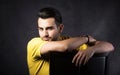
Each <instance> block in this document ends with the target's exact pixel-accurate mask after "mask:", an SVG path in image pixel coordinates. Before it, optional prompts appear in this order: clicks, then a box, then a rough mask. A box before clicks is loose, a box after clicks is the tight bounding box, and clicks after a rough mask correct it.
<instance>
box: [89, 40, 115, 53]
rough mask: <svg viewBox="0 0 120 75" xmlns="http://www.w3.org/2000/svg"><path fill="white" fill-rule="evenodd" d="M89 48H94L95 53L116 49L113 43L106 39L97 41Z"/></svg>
mask: <svg viewBox="0 0 120 75" xmlns="http://www.w3.org/2000/svg"><path fill="white" fill-rule="evenodd" d="M89 48H90V49H92V50H94V51H95V53H102V52H110V51H113V50H114V47H113V45H112V44H111V43H109V42H105V41H97V42H96V44H95V45H94V46H91V47H89Z"/></svg>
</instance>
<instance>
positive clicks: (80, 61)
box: [78, 54, 85, 66]
mask: <svg viewBox="0 0 120 75" xmlns="http://www.w3.org/2000/svg"><path fill="white" fill-rule="evenodd" d="M84 61H85V55H84V54H83V55H81V58H80V59H79V64H78V65H79V66H80V65H81V64H82V63H84Z"/></svg>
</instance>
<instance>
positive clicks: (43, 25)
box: [38, 18, 63, 41]
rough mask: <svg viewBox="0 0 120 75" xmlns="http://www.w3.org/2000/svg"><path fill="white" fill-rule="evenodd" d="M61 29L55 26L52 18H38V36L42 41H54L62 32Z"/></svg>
mask: <svg viewBox="0 0 120 75" xmlns="http://www.w3.org/2000/svg"><path fill="white" fill-rule="evenodd" d="M61 28H63V27H60V26H58V27H57V25H56V23H55V19H54V18H47V19H42V18H38V30H39V35H40V37H41V39H42V40H44V41H56V40H58V37H59V36H60V33H61V32H62V30H61Z"/></svg>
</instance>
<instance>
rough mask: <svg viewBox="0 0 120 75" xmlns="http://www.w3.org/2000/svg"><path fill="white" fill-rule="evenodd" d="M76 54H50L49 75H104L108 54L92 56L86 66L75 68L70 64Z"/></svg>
mask: <svg viewBox="0 0 120 75" xmlns="http://www.w3.org/2000/svg"><path fill="white" fill-rule="evenodd" d="M75 54H76V52H75V51H74V52H64V53H60V52H51V55H50V75H106V67H107V66H106V59H107V56H108V53H99V54H94V55H93V57H92V58H91V59H90V60H89V61H88V62H87V64H86V65H84V66H83V65H82V66H80V67H76V66H75V64H74V63H72V59H73V56H74V55H75Z"/></svg>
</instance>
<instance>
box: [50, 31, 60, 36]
mask: <svg viewBox="0 0 120 75" xmlns="http://www.w3.org/2000/svg"><path fill="white" fill-rule="evenodd" d="M57 34H58V31H50V32H49V35H50V36H56V35H57Z"/></svg>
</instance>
